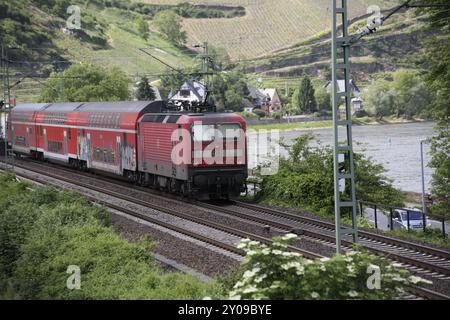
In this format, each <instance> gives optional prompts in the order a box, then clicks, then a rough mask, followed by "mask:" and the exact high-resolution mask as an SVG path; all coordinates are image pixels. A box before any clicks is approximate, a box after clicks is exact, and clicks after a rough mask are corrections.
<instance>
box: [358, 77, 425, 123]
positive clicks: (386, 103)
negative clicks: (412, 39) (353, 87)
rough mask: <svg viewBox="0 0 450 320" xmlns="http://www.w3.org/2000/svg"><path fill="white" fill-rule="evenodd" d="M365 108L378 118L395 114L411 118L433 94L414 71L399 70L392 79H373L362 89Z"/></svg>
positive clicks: (421, 111)
mask: <svg viewBox="0 0 450 320" xmlns="http://www.w3.org/2000/svg"><path fill="white" fill-rule="evenodd" d="M363 97H364V102H365V109H366V110H367V111H368V112H369V113H370V114H371V115H373V116H376V117H377V118H378V119H380V120H381V119H383V117H385V116H389V115H393V114H395V115H396V116H397V117H405V118H407V119H411V118H412V117H414V116H418V115H420V114H421V113H423V112H424V110H425V108H426V107H427V106H428V105H429V104H430V103H432V101H433V96H432V94H431V93H430V91H429V90H428V89H427V87H426V86H425V84H424V82H423V81H422V80H421V78H420V75H419V74H418V73H417V72H416V71H410V70H399V71H397V72H395V73H394V74H393V80H392V81H388V80H385V79H380V80H375V81H373V82H372V83H371V85H370V86H368V88H367V89H366V90H365V91H364V95H363Z"/></svg>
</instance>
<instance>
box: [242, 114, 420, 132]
mask: <svg viewBox="0 0 450 320" xmlns="http://www.w3.org/2000/svg"><path fill="white" fill-rule="evenodd" d="M422 122H426V120H423V119H411V120H408V119H404V118H397V117H385V118H383V119H382V120H379V119H376V118H375V117H364V118H354V119H353V124H354V125H355V126H366V125H389V124H403V123H422ZM332 126H333V121H332V120H320V121H305V122H293V123H272V124H249V125H248V129H249V130H256V131H259V130H280V131H302V130H309V129H323V128H331V127H332Z"/></svg>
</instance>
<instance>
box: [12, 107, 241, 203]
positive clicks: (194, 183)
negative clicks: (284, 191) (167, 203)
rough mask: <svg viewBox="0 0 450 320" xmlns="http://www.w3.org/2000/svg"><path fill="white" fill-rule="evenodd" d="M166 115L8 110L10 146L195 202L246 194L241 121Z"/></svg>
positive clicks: (156, 110) (153, 111)
mask: <svg viewBox="0 0 450 320" xmlns="http://www.w3.org/2000/svg"><path fill="white" fill-rule="evenodd" d="M165 110H166V109H165V104H164V102H163V101H153V102H150V101H131V102H100V103H81V102H80V103H78V102H76V103H50V104H22V105H18V106H16V107H15V108H14V109H13V110H12V111H11V117H10V119H9V122H10V124H9V125H10V127H11V130H10V131H9V137H8V139H9V141H10V142H11V144H12V150H13V151H14V152H15V153H16V154H20V155H27V156H31V157H33V158H36V159H39V160H49V161H58V162H64V163H66V164H69V165H71V166H74V167H78V168H80V169H84V170H96V171H100V172H105V173H109V174H115V175H119V176H124V177H126V178H127V179H129V180H130V181H133V182H136V183H139V184H141V185H146V186H151V187H157V188H160V189H164V190H167V191H170V192H176V193H182V194H184V195H186V196H191V197H195V198H197V199H211V198H230V197H231V198H232V197H236V196H238V195H239V194H240V193H241V192H243V191H244V190H245V182H246V178H247V155H246V148H247V146H246V137H245V131H246V123H245V121H244V119H243V118H242V117H240V116H238V115H236V114H233V113H224V114H221V113H188V112H166V111H165Z"/></svg>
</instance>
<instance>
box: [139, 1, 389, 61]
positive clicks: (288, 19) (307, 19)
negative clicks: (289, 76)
mask: <svg viewBox="0 0 450 320" xmlns="http://www.w3.org/2000/svg"><path fill="white" fill-rule="evenodd" d="M140 1H143V2H147V3H165V4H167V3H174V4H175V3H179V2H182V1H181V0H140ZM190 2H191V3H195V4H211V5H236V6H237V5H239V6H244V7H245V8H246V11H247V14H246V15H245V16H244V17H239V18H233V19H185V20H184V23H183V25H184V29H185V30H186V31H187V33H188V37H189V42H188V43H194V42H200V41H205V40H207V41H209V42H210V43H211V44H213V45H215V46H220V47H224V48H226V49H227V50H228V53H229V54H230V56H231V57H232V58H233V59H245V58H254V57H258V56H262V55H266V54H269V53H271V52H274V51H276V50H279V49H281V48H285V47H288V46H291V45H293V44H295V43H297V42H300V41H302V40H304V39H307V38H309V37H311V36H313V35H315V34H317V33H318V32H321V31H324V30H326V29H328V27H329V21H328V20H329V19H324V17H326V16H327V15H329V7H330V0H276V1H275V0H193V1H190ZM349 3H350V16H351V17H356V16H359V15H363V14H365V13H366V10H367V7H368V6H369V5H372V4H377V5H380V7H382V8H390V7H392V6H393V5H395V4H396V3H397V1H394V0H352V1H350V2H349Z"/></svg>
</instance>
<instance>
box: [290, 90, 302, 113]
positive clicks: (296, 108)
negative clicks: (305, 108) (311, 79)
mask: <svg viewBox="0 0 450 320" xmlns="http://www.w3.org/2000/svg"><path fill="white" fill-rule="evenodd" d="M289 109H290V111H291V114H299V113H300V89H298V88H297V89H295V91H294V93H293V94H292V98H291V104H290V108H289Z"/></svg>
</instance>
